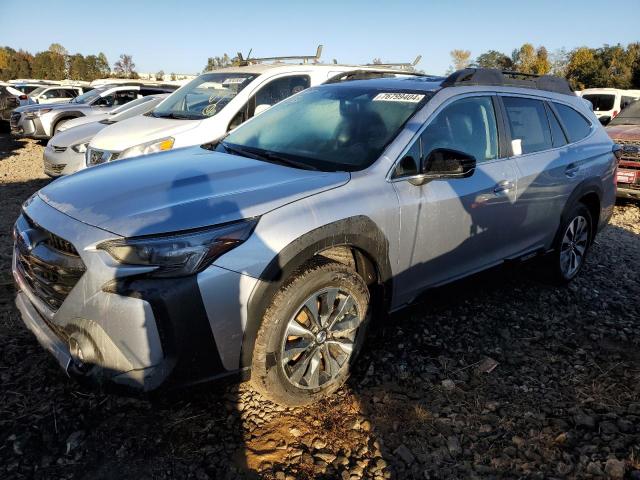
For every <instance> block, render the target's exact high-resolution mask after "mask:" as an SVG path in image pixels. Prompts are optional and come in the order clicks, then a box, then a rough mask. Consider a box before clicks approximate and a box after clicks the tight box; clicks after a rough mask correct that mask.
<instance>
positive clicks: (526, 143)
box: [502, 97, 553, 154]
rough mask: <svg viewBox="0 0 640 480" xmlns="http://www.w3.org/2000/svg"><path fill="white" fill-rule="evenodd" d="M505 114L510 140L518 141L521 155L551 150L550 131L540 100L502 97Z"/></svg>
mask: <svg viewBox="0 0 640 480" xmlns="http://www.w3.org/2000/svg"><path fill="white" fill-rule="evenodd" d="M502 101H503V102H504V107H505V110H506V112H507V123H508V124H509V128H510V130H511V139H512V140H520V141H521V143H522V153H523V154H527V153H535V152H540V151H542V150H548V149H550V148H552V145H553V144H552V141H551V130H550V128H549V121H548V120H547V114H546V112H545V106H544V103H543V102H542V101H541V100H535V99H533V98H523V97H502Z"/></svg>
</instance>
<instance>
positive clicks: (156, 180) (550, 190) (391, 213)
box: [26, 80, 616, 370]
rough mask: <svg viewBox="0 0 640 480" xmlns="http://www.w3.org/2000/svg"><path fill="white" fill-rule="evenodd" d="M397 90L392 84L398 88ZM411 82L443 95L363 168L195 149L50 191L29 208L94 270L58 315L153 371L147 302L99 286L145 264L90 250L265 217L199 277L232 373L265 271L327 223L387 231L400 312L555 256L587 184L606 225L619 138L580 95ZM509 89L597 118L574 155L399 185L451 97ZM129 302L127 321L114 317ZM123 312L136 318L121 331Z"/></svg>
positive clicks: (118, 165) (99, 170)
mask: <svg viewBox="0 0 640 480" xmlns="http://www.w3.org/2000/svg"><path fill="white" fill-rule="evenodd" d="M372 82H376V81H372ZM389 82H390V83H389V85H390V87H389V88H392V87H393V85H394V83H393V80H389ZM319 88H323V87H319ZM415 88H423V89H424V90H425V91H435V94H434V96H433V98H431V99H430V100H429V102H428V103H427V104H426V105H425V106H424V107H423V108H422V109H421V110H420V111H419V112H417V114H416V115H414V116H413V117H412V118H411V120H410V121H409V122H408V123H407V124H406V125H405V126H404V128H403V130H402V131H401V132H400V133H399V134H398V135H397V136H396V138H395V139H394V140H393V141H392V142H391V143H390V144H389V145H388V147H387V148H386V149H385V151H384V152H383V153H382V155H381V156H380V157H379V158H378V159H377V161H375V162H374V163H373V164H372V165H371V166H370V167H368V168H366V169H365V170H362V171H357V172H353V173H346V172H319V171H307V170H298V169H293V168H288V167H284V166H279V165H274V164H270V163H265V162H260V161H257V160H252V159H247V158H244V157H237V156H231V155H227V154H222V153H214V152H210V151H207V150H205V149H202V148H200V147H193V148H186V149H178V150H175V151H170V152H165V153H161V154H155V155H149V156H146V157H143V158H138V159H135V158H134V159H130V160H123V161H118V162H114V163H112V164H107V165H101V166H98V167H95V168H91V169H88V170H85V171H82V172H79V173H78V174H76V175H72V176H70V177H67V178H65V179H61V180H58V181H56V182H54V183H52V184H50V185H49V186H47V187H45V188H44V189H43V190H41V191H40V192H39V194H38V196H37V197H36V198H35V199H34V200H33V201H32V202H31V204H29V205H28V206H27V207H26V212H27V214H28V215H30V216H31V218H32V219H33V220H34V221H35V222H38V223H41V224H42V225H43V226H44V227H45V228H47V229H50V230H51V231H52V232H54V233H55V234H57V235H59V236H61V237H62V238H65V239H66V240H68V241H70V242H72V243H73V244H74V245H75V246H76V248H77V249H78V251H79V252H81V255H82V258H83V260H84V261H85V263H86V265H87V272H86V274H85V275H84V277H83V278H82V279H81V281H80V282H79V283H78V284H77V285H76V286H75V287H74V289H73V290H72V293H71V294H70V296H69V297H68V298H67V300H65V302H64V304H63V307H62V308H61V309H60V310H59V311H58V312H57V313H56V315H55V317H54V319H55V320H56V321H60V322H73V321H75V320H74V319H75V318H78V317H86V318H95V319H96V321H97V322H98V323H99V324H100V326H101V327H102V328H104V329H105V331H107V333H108V334H109V335H110V336H111V335H114V337H113V338H116V341H114V344H116V345H124V344H126V348H123V350H129V351H130V352H135V354H133V353H132V354H131V355H129V357H127V358H128V359H129V361H131V362H132V365H135V367H134V368H138V367H140V366H142V367H144V366H146V367H152V366H153V365H154V364H155V362H157V361H158V358H159V356H160V355H161V352H160V350H161V347H160V346H159V345H160V341H159V340H158V339H157V337H156V334H155V333H154V329H153V326H152V324H153V321H152V318H150V317H149V315H150V314H149V312H148V310H146V309H145V302H144V301H140V300H136V299H131V298H128V297H127V298H126V299H124V300H122V299H119V298H118V299H116V298H112V297H115V295H113V294H105V293H104V292H101V287H102V285H103V284H104V282H107V281H110V280H111V279H113V278H114V277H116V276H117V277H121V276H128V275H133V274H134V273H139V272H140V271H141V270H140V268H139V267H138V268H135V267H128V266H123V265H119V264H118V265H116V262H115V261H114V260H113V259H111V257H110V256H109V255H107V254H106V253H105V252H103V251H97V250H96V249H95V245H96V243H97V242H98V241H101V240H106V239H113V238H119V237H131V236H139V235H152V234H161V233H167V232H176V231H180V230H188V229H194V228H201V227H206V226H210V225H215V224H220V223H225V222H229V221H235V220H240V219H243V218H250V217H260V220H259V222H258V223H257V226H256V227H255V230H254V231H253V233H252V235H251V236H250V237H249V238H248V239H247V240H246V241H245V242H244V243H242V244H241V245H239V246H238V247H236V248H234V249H233V250H231V251H229V252H228V253H226V254H224V255H222V256H221V257H219V258H218V259H217V260H215V262H214V263H213V264H212V265H211V266H210V267H208V268H207V269H205V270H204V271H203V272H201V273H199V274H198V276H197V282H198V288H199V293H200V295H201V297H202V302H203V304H204V308H205V310H206V312H207V317H208V322H209V324H210V327H211V330H212V332H213V336H214V337H215V340H216V342H215V343H216V346H217V349H218V352H219V354H220V356H221V359H222V364H223V365H224V368H225V369H227V370H235V369H238V368H240V367H241V366H242V364H241V362H240V354H241V350H242V347H243V336H244V333H245V328H246V326H247V321H248V317H247V315H248V305H250V303H251V302H252V301H253V300H254V296H255V295H258V293H257V292H258V289H257V285H258V284H259V283H260V281H261V279H262V277H263V275H264V273H265V271H266V270H267V268H268V266H269V265H270V264H273V263H274V262H276V264H277V262H278V258H279V255H280V253H281V252H283V251H284V250H285V249H286V248H288V247H289V246H291V245H294V244H295V242H298V241H299V239H301V238H304V237H305V235H308V234H309V233H310V232H313V231H316V230H317V229H319V228H321V227H323V226H326V225H329V224H332V223H334V222H338V221H341V220H347V219H350V218H354V217H358V216H359V217H367V218H368V219H370V220H371V221H372V222H373V225H375V228H377V229H379V230H380V232H382V234H383V235H384V238H385V239H386V241H387V243H388V261H389V265H390V268H391V274H392V278H393V292H392V296H391V297H392V298H391V303H390V309H391V310H394V309H397V308H400V307H401V306H403V305H405V304H407V303H408V302H410V301H411V300H412V299H413V298H415V296H416V295H417V294H418V293H419V291H421V290H422V289H424V288H426V287H430V286H435V285H440V284H442V283H445V282H449V281H452V280H454V279H456V278H460V277H462V276H465V275H468V274H470V273H473V272H476V271H479V270H482V269H484V268H487V267H490V266H492V265H495V264H497V263H500V262H502V261H503V260H505V259H508V258H515V257H518V256H521V255H527V254H529V253H531V252H538V251H545V250H547V249H549V248H550V247H551V244H552V241H553V238H554V236H555V234H556V231H557V230H558V226H559V222H560V219H561V215H562V210H563V208H564V207H565V205H566V204H567V201H568V200H569V198H570V195H571V194H572V192H573V190H574V188H575V187H576V186H577V185H578V184H579V183H580V182H581V180H582V179H590V178H592V179H597V182H598V187H599V188H600V189H601V195H600V199H601V210H600V225H599V226H600V227H602V226H603V225H604V224H605V223H606V222H607V221H608V219H609V218H610V216H611V214H612V209H613V203H614V200H615V182H614V178H613V175H614V171H615V165H616V163H615V158H614V156H613V154H612V142H611V141H610V140H609V138H608V136H607V134H606V132H605V131H604V129H602V127H601V126H600V125H599V123H598V121H597V119H596V118H595V116H594V115H593V112H590V111H589V110H588V108H587V107H586V106H585V105H584V102H582V101H581V100H580V99H579V98H573V97H570V96H568V95H562V94H555V93H551V92H544V93H542V92H537V91H534V90H529V89H522V88H513V87H480V86H469V87H453V88H443V89H438V88H439V87H438V84H433V85H429V84H427V83H425V82H423V83H422V84H418V83H417V82H416V87H415ZM510 94H517V95H520V96H533V97H540V98H544V99H548V100H553V101H556V102H559V103H565V104H568V105H571V106H572V107H573V108H574V109H576V110H578V111H579V112H581V113H582V114H583V115H584V116H585V117H587V118H588V119H589V120H590V122H591V123H592V124H593V128H592V131H591V132H590V134H589V135H588V136H587V137H586V138H584V139H583V140H580V141H578V142H576V143H572V144H569V145H567V146H565V147H560V148H557V149H552V150H548V151H544V152H540V153H535V154H530V155H521V156H518V157H508V158H499V159H496V160H492V161H487V162H481V163H479V164H478V166H477V170H476V172H474V174H473V175H472V176H471V177H469V178H465V179H455V180H434V181H430V182H427V183H424V184H423V185H421V186H417V185H414V184H412V183H410V178H401V179H394V178H393V177H392V175H391V172H392V169H393V167H394V165H395V164H396V162H397V161H398V160H399V159H400V158H401V157H402V155H403V153H404V152H405V151H406V149H407V148H408V146H409V145H410V144H411V143H412V142H413V141H414V140H415V139H416V138H417V137H418V135H419V134H420V132H421V131H422V129H423V128H424V127H425V125H427V124H428V123H429V121H430V120H431V119H432V118H433V117H434V115H435V114H436V113H437V111H439V110H440V109H441V108H442V107H443V106H444V105H446V104H448V102H451V101H454V100H455V99H458V98H461V97H462V96H468V95H510ZM575 166H577V167H578V168H577V170H576V171H575V176H573V177H572V178H567V170H568V169H569V168H571V169H573V167H575ZM572 172H573V170H572ZM563 177H564V178H563ZM503 182H511V183H513V186H512V187H511V188H509V189H508V191H507V192H501V193H500V194H499V195H498V194H497V193H496V191H495V190H496V187H497V186H499V185H501V184H502V183H503ZM336 242H337V243H338V244H339V239H337V240H336ZM480 252H482V254H480ZM120 301H122V302H123V303H122V305H120V306H118V308H120V310H119V313H120V314H119V315H114V314H113V312H114V311H115V310H114V305H116V303H117V302H120ZM125 313H126V315H129V316H131V318H132V320H131V321H128V322H127V324H126V328H125V327H124V326H123V324H122V319H123V318H125V316H126V315H125ZM114 324H119V327H118V328H114ZM142 339H144V341H143V340H142ZM134 343H135V344H134ZM125 356H126V355H125Z"/></svg>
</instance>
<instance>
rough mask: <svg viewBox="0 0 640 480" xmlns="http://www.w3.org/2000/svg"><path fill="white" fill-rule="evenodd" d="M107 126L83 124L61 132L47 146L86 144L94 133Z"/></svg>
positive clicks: (96, 123) (98, 123)
mask: <svg viewBox="0 0 640 480" xmlns="http://www.w3.org/2000/svg"><path fill="white" fill-rule="evenodd" d="M106 127H107V125H105V124H104V123H100V122H92V123H85V124H84V125H80V126H78V127H73V128H70V129H68V130H63V131H62V132H59V133H57V134H56V135H54V136H53V138H51V140H49V142H48V143H47V145H55V146H56V147H70V146H71V145H76V144H78V143H87V142H88V141H89V140H91V139H92V138H93V137H94V136H95V134H96V133H98V132H99V131H100V130H102V129H103V128H106Z"/></svg>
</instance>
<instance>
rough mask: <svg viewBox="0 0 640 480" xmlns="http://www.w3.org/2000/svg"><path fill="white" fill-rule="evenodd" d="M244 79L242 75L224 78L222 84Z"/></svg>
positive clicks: (238, 81) (240, 81)
mask: <svg viewBox="0 0 640 480" xmlns="http://www.w3.org/2000/svg"><path fill="white" fill-rule="evenodd" d="M245 80H246V78H243V77H232V78H226V79H225V80H224V81H223V82H222V84H223V85H224V84H225V83H242V82H244V81H245Z"/></svg>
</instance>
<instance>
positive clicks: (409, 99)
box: [216, 84, 431, 171]
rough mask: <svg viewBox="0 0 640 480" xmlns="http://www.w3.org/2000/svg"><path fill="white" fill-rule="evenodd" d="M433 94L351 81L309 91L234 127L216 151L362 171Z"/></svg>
mask: <svg viewBox="0 0 640 480" xmlns="http://www.w3.org/2000/svg"><path fill="white" fill-rule="evenodd" d="M430 95H431V94H430V93H427V92H423V91H421V92H408V91H388V90H387V91H385V90H379V89H373V88H371V87H363V86H354V85H347V84H336V85H326V86H323V87H318V88H315V89H310V90H305V91H303V92H301V93H299V94H297V95H294V96H292V97H290V98H288V99H286V100H284V101H282V102H281V103H278V104H276V105H274V106H273V107H271V108H270V109H269V110H267V111H265V112H263V113H261V114H260V115H258V116H257V117H255V118H254V119H252V120H251V121H249V122H247V123H246V124H244V125H241V126H240V127H238V128H237V129H236V130H233V131H232V132H231V133H230V134H229V135H227V136H226V137H225V138H224V140H223V141H222V142H220V144H218V146H217V147H216V150H217V151H227V152H229V153H235V154H239V155H242V154H243V151H245V152H248V153H247V155H246V156H254V158H256V157H263V158H262V159H266V161H274V162H276V163H289V164H290V163H292V162H291V161H295V162H296V163H297V164H298V166H300V167H301V168H304V166H307V168H310V169H316V170H324V171H336V170H347V171H355V170H362V169H363V168H366V167H368V166H369V165H371V164H372V163H373V162H374V161H375V160H376V159H377V158H378V157H379V156H380V154H381V153H382V151H383V150H384V149H385V148H386V146H387V145H388V144H389V143H390V142H391V141H392V140H393V139H394V138H395V136H396V135H397V134H398V133H399V131H400V129H401V128H402V127H403V125H404V124H405V122H406V121H407V120H408V119H409V118H410V117H411V116H412V115H413V114H414V113H415V112H416V111H417V110H418V109H419V108H420V107H421V106H422V105H424V102H425V101H426V100H427V99H428V98H429V97H430ZM277 157H282V158H281V160H282V159H284V160H289V162H286V161H282V162H278V158H277Z"/></svg>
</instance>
